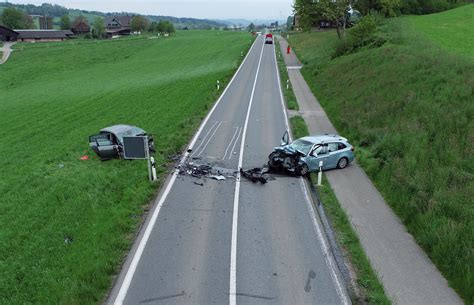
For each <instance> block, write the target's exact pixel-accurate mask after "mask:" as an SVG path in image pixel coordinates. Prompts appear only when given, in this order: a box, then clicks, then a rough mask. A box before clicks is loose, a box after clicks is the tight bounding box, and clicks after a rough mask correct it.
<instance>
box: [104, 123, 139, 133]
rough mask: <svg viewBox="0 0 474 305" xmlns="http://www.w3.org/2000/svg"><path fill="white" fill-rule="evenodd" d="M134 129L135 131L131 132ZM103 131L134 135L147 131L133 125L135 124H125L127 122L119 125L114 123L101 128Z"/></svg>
mask: <svg viewBox="0 0 474 305" xmlns="http://www.w3.org/2000/svg"><path fill="white" fill-rule="evenodd" d="M132 130H133V132H131V131H132ZM100 131H101V132H110V133H113V134H114V135H116V136H120V135H123V134H128V135H132V133H133V134H134V135H137V134H141V133H145V131H144V130H143V129H141V128H139V127H136V126H133V125H125V124H119V125H113V126H109V127H105V128H102V129H101V130H100Z"/></svg>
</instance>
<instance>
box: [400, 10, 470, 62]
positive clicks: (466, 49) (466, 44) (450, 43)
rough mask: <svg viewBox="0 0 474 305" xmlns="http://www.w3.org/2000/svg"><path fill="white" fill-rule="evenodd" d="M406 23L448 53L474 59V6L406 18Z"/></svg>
mask: <svg viewBox="0 0 474 305" xmlns="http://www.w3.org/2000/svg"><path fill="white" fill-rule="evenodd" d="M405 18H406V19H407V20H404V23H406V24H407V25H409V26H410V28H412V29H414V30H416V31H418V32H419V33H420V34H421V35H423V36H424V37H426V38H428V39H430V40H431V41H432V42H433V43H435V44H437V45H439V46H441V47H443V48H444V49H446V50H448V51H453V52H457V53H459V54H462V55H466V56H470V57H474V32H473V31H474V5H473V4H471V5H466V6H462V7H459V8H457V9H453V10H450V11H446V12H443V13H437V14H431V15H425V16H409V17H405Z"/></svg>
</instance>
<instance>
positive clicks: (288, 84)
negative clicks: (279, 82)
mask: <svg viewBox="0 0 474 305" xmlns="http://www.w3.org/2000/svg"><path fill="white" fill-rule="evenodd" d="M288 89H290V80H289V79H287V80H286V90H288Z"/></svg>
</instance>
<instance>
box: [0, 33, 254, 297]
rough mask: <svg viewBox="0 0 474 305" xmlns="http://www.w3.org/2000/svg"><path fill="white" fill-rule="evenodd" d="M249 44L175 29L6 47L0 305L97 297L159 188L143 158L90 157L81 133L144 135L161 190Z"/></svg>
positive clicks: (0, 114) (242, 36) (1, 106)
mask: <svg viewBox="0 0 474 305" xmlns="http://www.w3.org/2000/svg"><path fill="white" fill-rule="evenodd" d="M251 43H252V38H251V37H250V36H249V34H248V33H233V32H216V31H182V32H178V33H177V34H176V36H174V37H171V38H160V39H148V38H146V37H144V38H138V39H137V38H126V39H120V40H114V41H111V40H107V41H105V40H104V41H98V42H96V41H91V42H89V41H82V40H77V41H70V42H65V43H48V44H34V45H33V44H17V45H16V46H15V48H16V50H15V51H14V52H13V54H12V56H11V57H10V59H9V61H8V62H7V63H6V64H4V65H2V66H0V127H1V130H2V136H1V137H0V224H1V230H0V304H94V303H100V302H101V301H102V300H103V298H104V296H105V294H106V293H107V290H108V288H109V287H110V285H111V281H112V277H113V275H114V274H116V272H117V271H118V270H119V265H120V262H121V260H122V259H123V257H124V255H125V254H126V252H127V250H128V248H129V247H130V245H131V242H132V240H133V238H134V236H135V232H136V230H137V227H138V225H139V224H140V223H141V221H142V217H143V215H144V212H145V211H146V210H147V207H148V205H149V202H150V200H151V199H152V198H153V196H154V193H155V191H156V190H157V188H158V187H159V185H160V184H161V183H155V184H151V183H149V182H148V176H147V165H146V162H145V161H140V160H139V161H124V160H113V161H106V162H102V161H100V160H99V159H97V158H96V157H95V156H94V154H93V152H92V151H91V150H90V149H89V147H88V136H89V135H91V134H94V133H97V132H98V131H99V129H101V128H103V127H106V126H110V125H114V124H133V125H137V126H140V127H142V128H144V129H145V130H146V131H148V132H149V133H152V134H153V135H154V138H155V143H156V147H157V153H156V154H155V157H156V159H157V163H158V172H159V176H160V181H161V182H162V181H163V180H164V178H165V176H166V174H167V173H168V172H169V170H170V168H169V163H170V162H169V159H168V158H169V156H170V155H172V154H174V153H177V152H179V151H180V150H181V149H182V148H183V147H184V146H185V144H186V143H187V142H188V141H189V139H190V138H191V136H192V134H193V133H194V132H195V130H196V128H197V126H198V125H199V123H200V122H201V120H202V118H203V117H204V116H205V114H206V113H207V112H208V111H209V109H210V107H211V106H212V104H213V103H214V102H215V100H216V99H217V97H218V95H219V93H220V92H218V91H217V89H216V87H215V84H216V80H220V81H221V84H224V85H225V84H226V83H227V82H228V81H229V80H230V78H231V76H232V74H233V72H234V71H235V70H236V69H237V67H238V65H239V63H240V61H241V60H242V58H241V52H242V51H243V52H244V54H245V52H246V51H247V50H248V49H249V48H250V45H251ZM221 90H222V88H221ZM84 155H88V156H89V160H81V159H80V158H81V157H82V156H84Z"/></svg>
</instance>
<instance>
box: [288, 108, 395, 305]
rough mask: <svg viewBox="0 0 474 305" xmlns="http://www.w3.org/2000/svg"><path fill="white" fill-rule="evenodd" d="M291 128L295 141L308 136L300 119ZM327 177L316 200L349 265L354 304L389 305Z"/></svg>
mask: <svg viewBox="0 0 474 305" xmlns="http://www.w3.org/2000/svg"><path fill="white" fill-rule="evenodd" d="M290 125H291V130H292V133H293V136H294V138H295V139H297V138H301V137H304V136H307V135H309V131H308V127H307V126H306V123H305V121H304V119H303V118H302V117H301V116H294V117H292V118H290ZM315 178H316V174H311V181H312V183H313V184H315V185H316V183H315V181H316V180H317V179H316V180H315ZM328 185H329V184H328V182H327V180H326V178H324V183H323V186H322V187H317V189H318V194H319V197H320V199H321V201H322V204H323V206H324V208H325V211H326V212H327V214H328V216H329V220H330V222H331V225H332V227H333V228H334V229H335V232H336V238H337V242H338V244H339V245H340V246H341V248H342V250H343V253H344V257H345V261H346V262H348V263H350V266H351V270H353V272H352V273H351V277H354V278H353V279H352V280H353V281H354V284H355V285H354V284H353V285H352V286H354V287H353V288H354V296H353V298H354V299H353V300H352V301H353V302H354V304H390V301H389V300H388V298H387V297H386V296H385V292H384V290H383V286H382V284H380V282H379V280H378V278H377V276H376V275H375V273H374V271H373V270H372V268H371V267H370V263H369V260H368V259H367V257H366V256H365V253H364V251H363V250H362V247H361V245H360V242H359V239H358V238H357V235H356V234H355V232H354V231H353V230H352V228H351V225H350V223H349V220H348V218H347V216H346V214H345V212H344V211H343V210H342V208H341V206H340V204H339V202H338V201H337V198H336V196H335V195H334V193H333V191H332V190H331V188H330V187H329V186H328Z"/></svg>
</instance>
